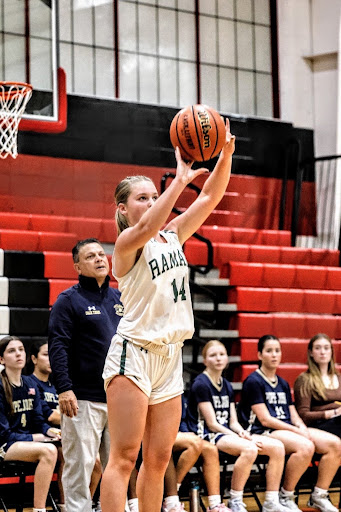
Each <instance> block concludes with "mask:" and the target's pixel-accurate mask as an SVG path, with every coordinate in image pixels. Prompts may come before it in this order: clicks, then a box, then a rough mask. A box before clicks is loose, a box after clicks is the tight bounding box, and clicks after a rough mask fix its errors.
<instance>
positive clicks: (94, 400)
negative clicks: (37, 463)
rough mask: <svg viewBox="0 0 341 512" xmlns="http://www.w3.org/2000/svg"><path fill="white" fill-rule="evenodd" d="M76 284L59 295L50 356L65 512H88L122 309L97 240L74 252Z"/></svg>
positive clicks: (104, 453) (104, 451)
mask: <svg viewBox="0 0 341 512" xmlns="http://www.w3.org/2000/svg"><path fill="white" fill-rule="evenodd" d="M72 255H73V261H74V266H75V269H76V271H77V272H78V274H79V283H78V284H76V285H74V286H72V287H71V288H69V289H68V290H66V291H64V292H62V293H61V294H60V295H59V296H58V299H57V301H56V302H55V304H54V305H53V307H52V310H51V315H50V321H49V357H50V363H51V368H52V372H53V376H54V381H55V385H56V389H57V392H58V394H59V406H60V412H61V414H62V416H61V427H62V442H63V454H64V459H65V466H64V470H63V485H64V491H65V497H66V508H67V510H70V511H72V512H91V508H92V500H91V497H90V491H89V485H90V478H91V473H92V470H93V467H94V464H95V460H96V456H97V454H98V451H99V452H100V455H101V461H102V465H103V466H105V464H106V462H107V458H108V455H109V433H108V425H107V409H106V396H105V392H104V387H103V379H102V372H103V366H104V361H105V358H106V355H107V351H108V348H109V345H110V341H111V338H112V337H113V335H114V334H115V332H116V328H117V325H118V322H119V320H120V318H121V317H122V315H123V307H122V305H121V302H120V293H119V291H118V290H116V289H114V288H111V287H109V276H108V273H109V262H108V259H107V257H106V255H105V252H104V249H103V247H102V246H101V245H100V243H99V241H98V240H97V239H95V238H89V239H86V240H82V241H80V242H78V244H77V245H76V246H75V247H74V248H73V250H72Z"/></svg>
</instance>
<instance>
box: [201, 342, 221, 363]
mask: <svg viewBox="0 0 341 512" xmlns="http://www.w3.org/2000/svg"><path fill="white" fill-rule="evenodd" d="M214 345H221V346H222V347H224V349H225V350H226V347H225V345H224V343H222V342H221V341H219V340H210V341H208V342H207V343H206V345H204V347H203V349H202V351H201V355H202V357H203V359H206V355H207V351H208V349H209V348H211V347H213V346H214Z"/></svg>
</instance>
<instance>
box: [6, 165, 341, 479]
mask: <svg viewBox="0 0 341 512" xmlns="http://www.w3.org/2000/svg"><path fill="white" fill-rule="evenodd" d="M30 158H31V157H30ZM89 169H90V165H89V167H88V168H87V172H89V174H90V170H89ZM117 171H118V173H117V181H118V180H119V179H121V177H122V175H126V174H127V172H126V170H119V169H118V167H117ZM148 172H149V171H148V169H143V170H142V173H143V174H146V175H149V174H148ZM150 174H151V177H153V178H154V179H155V176H161V173H160V169H158V170H155V169H154V170H150ZM65 179H67V175H66V174H65ZM203 179H204V178H203V177H199V178H198V179H197V180H196V183H198V184H200V183H202V180H203ZM60 187H61V186H60ZM50 188H51V187H50ZM50 188H49V190H50ZM47 189H48V187H46V190H45V189H44V190H45V192H46V191H47ZM112 189H113V186H110V191H111V192H112ZM279 191H280V181H279V180H274V179H269V180H266V179H264V178H263V179H257V178H256V177H248V176H232V178H231V182H230V185H229V189H228V193H226V195H225V197H224V198H223V200H222V202H221V203H220V205H219V206H218V209H217V210H216V211H215V212H213V213H212V215H211V216H210V217H209V219H208V220H207V222H206V223H205V225H204V226H202V227H201V228H200V230H199V233H200V234H202V235H203V236H205V237H206V238H208V239H209V240H211V242H212V244H213V248H214V261H213V263H214V266H215V268H216V269H217V270H218V271H219V277H220V280H221V281H222V282H223V286H222V287H221V288H222V289H223V291H220V292H219V300H220V301H221V303H222V304H223V305H231V304H233V305H235V307H234V308H233V309H231V310H230V311H228V312H227V310H224V309H223V308H222V310H221V311H219V314H218V318H217V323H216V325H215V326H214V328H216V329H219V330H218V331H217V332H219V333H220V332H222V333H223V332H224V330H226V332H230V333H232V332H233V333H237V337H236V338H232V337H231V339H226V340H225V341H226V344H227V347H228V351H229V353H230V355H232V356H237V359H238V360H237V359H236V362H235V363H234V364H233V365H232V369H231V371H232V372H233V373H232V379H231V380H233V381H234V383H235V384H240V383H241V381H242V380H243V379H244V378H245V377H246V376H247V375H248V374H249V373H250V372H251V371H254V370H255V369H256V368H257V364H256V361H257V338H258V337H260V336H262V335H263V334H267V333H268V334H274V335H276V336H278V337H279V338H281V341H282V352H283V362H282V365H281V367H280V370H279V375H281V376H283V377H284V378H285V379H287V380H288V381H289V384H290V385H291V386H293V383H294V380H295V378H296V377H297V375H298V374H299V373H301V372H302V371H305V369H306V347H307V342H308V340H309V338H310V337H311V336H313V335H314V334H316V333H317V332H326V333H327V334H328V335H329V336H330V337H332V338H334V339H335V340H337V341H336V342H335V350H336V356H337V358H339V361H341V315H340V311H341V307H340V306H341V268H340V267H339V252H338V251H331V250H325V249H303V248H297V247H291V246H290V238H291V235H290V232H289V231H285V230H283V231H279V230H278V229H276V228H277V226H278V207H277V206H276V208H275V209H273V208H272V209H271V205H272V206H273V205H274V202H273V201H268V198H269V197H277V198H278V197H279ZM43 193H44V191H42V194H43ZM77 194H78V196H77V198H75V197H71V195H70V197H69V196H67V197H66V196H65V185H64V184H63V190H61V188H60V189H58V190H57V191H56V194H55V196H53V197H49V196H47V197H42V196H41V197H39V198H38V200H37V201H36V202H35V203H33V201H30V200H27V199H25V197H24V196H22V195H20V194H18V195H16V196H14V195H13V196H12V197H9V196H8V197H7V196H6V197H5V196H4V195H3V196H0V208H1V209H2V210H4V211H2V212H0V226H1V229H0V247H1V249H0V276H1V277H0V334H7V333H9V332H11V334H18V335H20V336H21V337H22V338H23V340H24V342H25V344H29V343H30V342H31V341H32V339H34V338H37V337H44V336H46V334H47V321H48V316H49V308H50V307H51V305H53V303H54V302H55V300H56V298H57V296H58V294H59V293H60V292H61V291H63V290H64V289H66V288H68V287H69V286H72V285H73V284H74V283H75V282H77V273H76V271H75V270H74V267H73V262H72V258H71V254H70V250H71V248H72V246H73V245H74V244H75V243H76V241H77V240H78V239H81V238H87V237H96V238H98V239H99V240H100V241H101V242H103V243H110V244H112V243H113V242H114V241H115V239H116V228H115V223H114V220H113V215H112V213H113V212H112V210H113V209H112V198H111V197H110V199H109V192H108V191H106V192H105V194H104V193H102V195H101V193H100V192H99V191H98V190H96V193H95V195H94V198H93V200H92V202H91V204H90V205H89V204H88V200H87V199H86V198H85V197H84V194H82V191H81V190H80V191H79V192H77ZM194 197H195V192H192V191H189V192H186V194H184V197H183V198H182V200H181V201H180V202H179V204H178V205H177V206H179V207H180V209H181V208H182V209H184V208H186V206H188V203H189V202H190V201H192V200H193V198H194ZM25 201H26V202H25ZM6 205H10V206H11V207H10V208H9V207H8V211H7V210H6ZM11 209H14V210H15V211H13V212H12V211H10V210H11ZM53 211H56V212H58V215H54V214H53V213H52V212H53ZM90 212H91V213H90ZM289 213H290V212H289ZM77 214H78V215H79V216H76V215H77ZM91 215H93V216H91ZM206 251H207V248H206V245H205V244H204V243H202V242H199V241H197V240H194V239H191V240H189V241H187V243H186V244H185V253H186V256H187V258H188V261H189V262H190V263H191V264H196V265H205V264H206V260H207V254H206ZM109 259H110V256H109ZM111 286H117V283H116V282H115V281H114V280H112V282H111ZM215 290H216V288H215ZM194 303H195V300H194ZM202 317H204V315H202ZM208 332H210V334H209V336H210V337H213V336H214V334H212V333H214V329H212V330H209V329H208ZM218 337H220V336H218ZM221 338H224V334H222V336H221ZM0 484H1V482H0Z"/></svg>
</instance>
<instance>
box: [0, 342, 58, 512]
mask: <svg viewBox="0 0 341 512" xmlns="http://www.w3.org/2000/svg"><path fill="white" fill-rule="evenodd" d="M0 363H1V364H3V365H4V367H5V368H4V369H3V370H2V372H1V383H0V446H1V449H0V458H2V459H3V460H5V461H16V460H18V461H24V462H36V463H37V467H36V470H35V475H34V497H33V507H34V508H33V512H46V508H45V507H46V498H47V495H48V492H49V488H50V483H51V479H52V475H53V471H54V468H55V465H56V461H57V448H56V446H54V444H53V442H52V441H54V440H59V439H60V431H58V430H57V429H53V428H51V427H50V425H48V424H47V423H46V422H45V421H44V417H43V413H42V405H41V400H40V395H39V391H38V389H37V387H36V384H35V381H34V380H33V379H32V378H31V377H28V376H26V375H22V369H23V368H24V366H25V363H26V353H25V348H24V345H23V343H22V342H21V340H20V339H19V338H17V337H16V336H5V337H3V338H2V339H1V340H0ZM46 441H48V442H46ZM60 508H61V511H62V512H63V511H65V507H64V505H63V504H61V505H60Z"/></svg>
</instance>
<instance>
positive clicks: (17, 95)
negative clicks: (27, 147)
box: [0, 82, 32, 159]
mask: <svg viewBox="0 0 341 512" xmlns="http://www.w3.org/2000/svg"><path fill="white" fill-rule="evenodd" d="M31 94H32V85H30V84H25V83H20V82H0V158H2V159H4V158H7V156H8V155H11V156H12V157H13V158H17V156H18V148H17V136H18V126H19V122H20V119H21V116H22V115H23V113H24V111H25V108H26V105H27V102H28V100H29V99H30V97H31Z"/></svg>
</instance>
